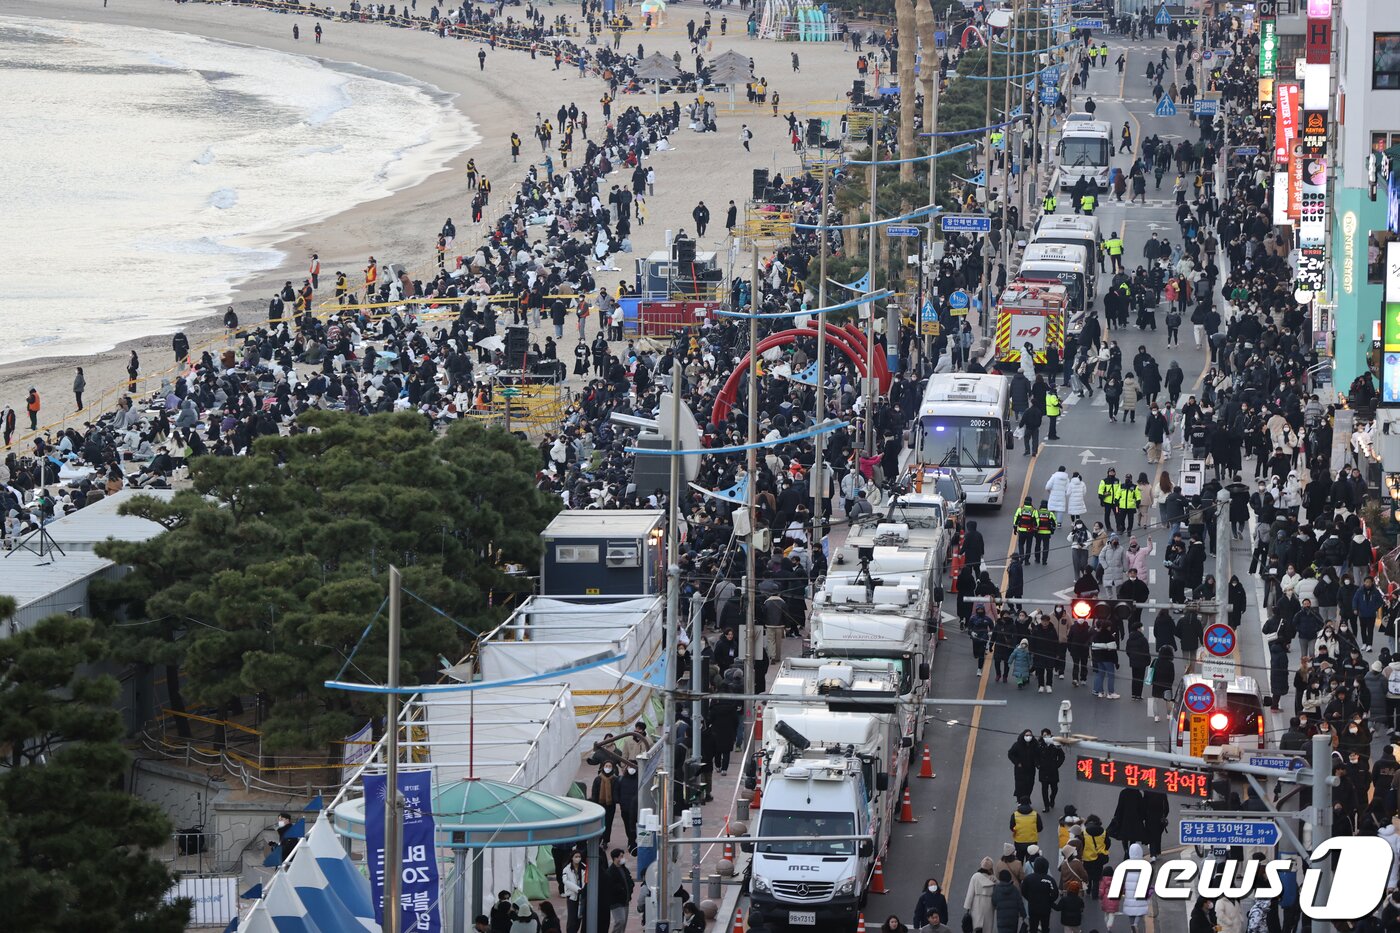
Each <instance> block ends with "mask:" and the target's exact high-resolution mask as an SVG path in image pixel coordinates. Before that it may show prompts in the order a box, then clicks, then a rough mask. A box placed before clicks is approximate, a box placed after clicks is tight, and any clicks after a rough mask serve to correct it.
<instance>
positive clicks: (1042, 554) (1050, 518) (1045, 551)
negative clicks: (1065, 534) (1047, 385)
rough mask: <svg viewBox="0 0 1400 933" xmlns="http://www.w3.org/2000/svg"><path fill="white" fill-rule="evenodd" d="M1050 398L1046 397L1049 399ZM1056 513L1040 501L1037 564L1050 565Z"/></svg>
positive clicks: (1048, 505) (1036, 541)
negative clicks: (1051, 541)
mask: <svg viewBox="0 0 1400 933" xmlns="http://www.w3.org/2000/svg"><path fill="white" fill-rule="evenodd" d="M1049 397H1050V396H1048V395H1047V396H1046V398H1049ZM1058 524H1059V523H1058V522H1056V521H1055V513H1054V512H1052V511H1050V502H1049V501H1048V500H1046V499H1041V500H1040V508H1038V509H1036V510H1035V559H1036V562H1037V563H1040V564H1048V563H1050V540H1051V539H1052V538H1053V537H1054V536H1055V527H1056V526H1057V525H1058Z"/></svg>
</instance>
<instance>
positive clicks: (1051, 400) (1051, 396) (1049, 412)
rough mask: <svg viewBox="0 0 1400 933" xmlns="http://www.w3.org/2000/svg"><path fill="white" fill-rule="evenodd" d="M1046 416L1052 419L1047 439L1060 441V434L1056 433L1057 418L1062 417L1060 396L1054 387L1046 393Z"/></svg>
mask: <svg viewBox="0 0 1400 933" xmlns="http://www.w3.org/2000/svg"><path fill="white" fill-rule="evenodd" d="M1045 417H1047V418H1049V419H1050V434H1049V436H1048V437H1047V438H1046V440H1050V441H1058V440H1059V439H1060V435H1058V434H1056V433H1055V419H1056V418H1058V417H1060V396H1059V394H1058V393H1056V392H1055V390H1054V389H1051V390H1050V391H1049V392H1046V393H1045Z"/></svg>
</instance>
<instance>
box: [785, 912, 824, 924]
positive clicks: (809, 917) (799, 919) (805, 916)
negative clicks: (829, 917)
mask: <svg viewBox="0 0 1400 933" xmlns="http://www.w3.org/2000/svg"><path fill="white" fill-rule="evenodd" d="M788 923H790V924H792V925H793V926H804V927H814V926H816V925H817V912H816V911H815V910H789V911H788Z"/></svg>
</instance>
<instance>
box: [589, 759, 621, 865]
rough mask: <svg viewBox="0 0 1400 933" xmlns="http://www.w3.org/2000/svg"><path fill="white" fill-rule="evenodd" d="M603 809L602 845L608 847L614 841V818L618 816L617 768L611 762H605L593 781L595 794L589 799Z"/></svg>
mask: <svg viewBox="0 0 1400 933" xmlns="http://www.w3.org/2000/svg"><path fill="white" fill-rule="evenodd" d="M588 799H589V800H592V801H593V802H594V803H596V804H597V805H598V806H600V807H602V808H603V813H604V819H605V822H604V824H603V836H602V844H603V845H608V843H609V842H610V841H611V839H612V828H613V818H614V817H616V816H617V766H616V765H614V764H613V763H612V762H611V761H605V762H603V766H602V767H601V768H599V769H598V776H597V777H595V778H594V779H593V793H592V795H591V796H590V797H589V798H588Z"/></svg>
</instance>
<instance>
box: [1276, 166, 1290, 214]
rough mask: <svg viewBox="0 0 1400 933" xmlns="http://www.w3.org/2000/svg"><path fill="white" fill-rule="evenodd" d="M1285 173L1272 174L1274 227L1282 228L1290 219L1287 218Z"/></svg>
mask: <svg viewBox="0 0 1400 933" xmlns="http://www.w3.org/2000/svg"><path fill="white" fill-rule="evenodd" d="M1289 177H1290V176H1289V174H1288V173H1287V172H1274V190H1273V195H1274V226H1276V227H1282V226H1283V225H1284V224H1286V223H1288V222H1289V221H1290V220H1291V219H1292V218H1290V217H1289V216H1288V179H1289Z"/></svg>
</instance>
